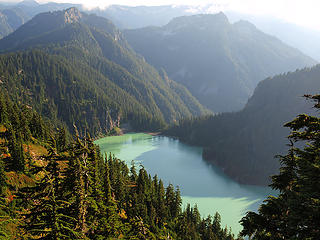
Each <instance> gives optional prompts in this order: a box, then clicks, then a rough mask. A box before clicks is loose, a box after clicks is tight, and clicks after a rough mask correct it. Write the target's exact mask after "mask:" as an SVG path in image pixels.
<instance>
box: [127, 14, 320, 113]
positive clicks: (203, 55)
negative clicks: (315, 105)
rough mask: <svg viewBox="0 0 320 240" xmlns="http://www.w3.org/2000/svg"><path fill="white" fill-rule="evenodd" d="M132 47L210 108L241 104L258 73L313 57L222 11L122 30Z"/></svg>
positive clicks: (226, 108) (218, 109) (304, 62)
mask: <svg viewBox="0 0 320 240" xmlns="http://www.w3.org/2000/svg"><path fill="white" fill-rule="evenodd" d="M124 33H125V36H126V38H127V39H128V42H129V43H130V45H131V46H132V47H133V48H134V49H135V51H136V52H137V53H139V54H141V55H142V56H144V57H145V59H146V61H148V62H150V63H151V64H152V65H154V66H156V67H157V68H159V69H161V68H163V69H164V70H165V71H166V72H167V73H168V76H169V77H170V78H172V79H173V80H175V81H177V82H179V83H182V84H183V85H184V86H186V87H187V88H188V89H189V90H190V92H191V93H192V94H193V95H194V96H195V97H196V98H197V99H198V100H199V101H200V103H202V104H203V105H205V106H206V107H208V108H209V109H211V110H212V111H213V112H230V111H238V110H241V109H242V108H243V107H244V106H245V104H246V102H247V100H248V98H249V97H250V96H251V95H252V93H253V91H254V89H255V87H256V86H257V84H258V82H260V81H262V80H263V79H265V78H267V77H270V76H273V75H276V74H280V73H283V72H287V71H295V70H296V69H297V68H304V67H307V66H308V67H309V66H312V65H314V64H316V61H314V60H313V59H311V58H310V57H308V56H306V55H304V54H303V53H301V52H300V51H298V50H297V49H295V48H292V47H290V46H288V45H286V44H284V43H283V42H281V41H280V40H279V39H277V38H275V37H273V36H270V35H267V34H265V33H263V32H261V31H260V30H259V29H257V28H256V27H255V26H254V25H253V24H251V23H249V22H246V21H239V22H236V23H234V24H231V23H230V22H229V21H228V18H227V17H226V16H225V15H224V14H223V13H219V14H202V15H193V16H183V17H177V18H175V19H173V20H172V21H170V22H169V23H168V24H167V25H165V26H163V27H145V28H141V29H131V30H127V31H124Z"/></svg>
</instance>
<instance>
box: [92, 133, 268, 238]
mask: <svg viewBox="0 0 320 240" xmlns="http://www.w3.org/2000/svg"><path fill="white" fill-rule="evenodd" d="M95 143H96V144H98V145H99V146H100V148H101V152H103V153H105V152H107V153H110V152H111V153H112V154H114V155H115V156H116V157H117V158H119V159H122V160H124V161H125V162H126V163H127V164H128V166H129V167H130V165H131V161H132V160H134V161H135V163H136V164H137V165H139V164H142V165H143V166H144V167H145V169H146V170H147V171H148V173H150V174H151V175H152V176H153V175H155V174H157V175H158V177H160V178H161V179H162V180H163V182H164V183H165V185H167V184H168V183H172V184H173V185H174V186H176V185H179V187H180V190H181V195H182V199H183V204H184V205H185V204H186V203H190V204H191V205H194V204H197V206H198V208H199V211H200V213H201V214H202V216H203V217H206V216H207V215H209V214H210V215H214V213H215V212H216V211H218V212H219V213H220V214H221V217H222V225H223V226H225V225H228V227H231V228H232V231H233V232H234V233H235V234H237V233H238V232H239V231H240V230H241V225H240V224H239V223H238V222H239V220H240V219H241V218H242V217H243V216H244V214H245V213H246V212H247V211H248V210H250V211H256V210H257V208H258V206H259V204H261V202H262V201H263V200H264V199H265V198H266V197H267V196H268V195H270V194H274V192H272V190H271V189H270V188H267V187H257V186H248V185H242V184H239V183H237V182H235V181H233V180H232V179H230V178H229V177H227V176H226V175H224V174H223V173H222V172H221V171H220V170H219V169H217V168H215V167H212V166H209V165H208V164H207V163H206V162H205V161H204V160H203V158H202V149H201V148H199V147H193V146H189V145H186V144H184V143H181V142H179V140H176V139H172V138H169V137H164V136H151V135H148V134H144V133H130V134H125V135H123V136H115V137H107V138H102V139H99V140H97V141H96V142H95Z"/></svg>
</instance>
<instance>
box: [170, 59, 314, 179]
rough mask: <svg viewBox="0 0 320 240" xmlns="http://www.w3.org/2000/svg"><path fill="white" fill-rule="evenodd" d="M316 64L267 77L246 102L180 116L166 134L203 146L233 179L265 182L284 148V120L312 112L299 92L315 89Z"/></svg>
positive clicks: (285, 132)
mask: <svg viewBox="0 0 320 240" xmlns="http://www.w3.org/2000/svg"><path fill="white" fill-rule="evenodd" d="M319 79H320V65H317V66H315V67H313V68H311V69H310V68H307V69H303V70H300V71H296V72H292V73H287V74H282V75H278V76H276V77H274V78H269V79H266V80H264V81H262V82H261V83H259V85H258V86H257V88H256V90H255V92H254V94H253V96H252V97H251V98H250V99H249V101H248V103H247V105H246V106H245V108H244V109H243V110H242V111H240V112H237V113H224V114H220V115H217V116H211V117H206V118H201V119H192V120H186V121H182V122H181V123H180V126H176V127H173V128H172V129H171V130H170V131H169V134H171V135H175V136H178V137H179V138H180V139H181V140H183V141H186V142H188V143H192V144H197V145H201V146H205V150H204V153H203V154H204V157H205V158H206V159H207V160H208V162H210V163H212V164H215V165H218V166H220V167H221V168H222V169H224V171H225V172H226V173H227V174H228V175H230V176H232V177H233V178H234V179H236V180H238V181H240V182H243V183H249V184H267V183H269V180H270V179H269V176H270V175H273V174H275V173H277V171H278V169H279V163H278V159H275V158H274V156H275V155H277V154H283V153H285V151H286V148H287V147H286V144H288V141H287V140H286V136H287V135H288V133H289V130H288V129H286V128H284V127H283V125H284V124H285V123H286V122H289V121H290V120H292V119H293V118H294V117H295V116H296V115H297V114H300V113H307V114H309V113H311V112H312V108H311V106H310V104H308V103H307V102H306V101H305V100H304V98H303V97H302V96H303V95H304V94H315V93H318V92H319V89H320V81H319Z"/></svg>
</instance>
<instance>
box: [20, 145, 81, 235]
mask: <svg viewBox="0 0 320 240" xmlns="http://www.w3.org/2000/svg"><path fill="white" fill-rule="evenodd" d="M48 152H49V154H48V156H46V157H45V160H46V161H47V165H46V166H45V167H38V170H40V171H41V173H40V174H43V177H42V178H41V180H39V181H38V182H37V183H36V184H35V186H34V187H27V188H25V189H24V193H25V201H26V202H27V203H29V206H28V212H27V213H26V214H25V215H24V217H25V223H24V225H23V226H22V228H23V229H25V230H26V232H27V233H28V234H29V237H30V238H37V239H48V240H49V239H50V240H61V239H78V238H79V234H78V233H77V232H76V231H75V230H74V226H72V222H73V221H74V219H73V218H72V217H71V216H69V215H66V214H64V213H63V212H64V209H65V208H67V207H68V206H69V202H67V201H65V200H64V199H63V198H62V191H63V189H61V176H60V173H59V172H60V170H59V161H62V160H64V159H62V158H61V156H59V155H57V152H56V148H55V141H54V140H53V139H52V140H51V143H50V147H49V149H48Z"/></svg>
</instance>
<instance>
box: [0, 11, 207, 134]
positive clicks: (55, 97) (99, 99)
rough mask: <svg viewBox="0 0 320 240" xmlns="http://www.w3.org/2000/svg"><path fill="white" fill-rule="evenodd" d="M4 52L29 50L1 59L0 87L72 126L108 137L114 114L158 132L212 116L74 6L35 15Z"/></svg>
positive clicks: (100, 21)
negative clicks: (173, 124)
mask: <svg viewBox="0 0 320 240" xmlns="http://www.w3.org/2000/svg"><path fill="white" fill-rule="evenodd" d="M0 48H1V51H3V52H8V51H13V50H14V51H25V49H29V50H28V51H25V52H22V53H15V54H6V55H3V56H2V75H4V79H11V81H4V82H5V84H3V85H2V86H1V87H6V88H8V89H9V88H10V89H13V91H9V92H11V93H12V94H16V97H19V98H22V99H28V101H29V102H32V103H33V104H32V106H36V107H37V108H38V111H39V112H41V113H44V112H43V111H45V113H46V114H45V115H46V116H47V117H50V118H52V117H55V118H58V119H60V120H63V121H65V122H66V123H67V125H68V126H69V127H70V128H72V125H73V124H74V123H76V125H79V124H80V128H81V129H82V130H83V129H84V128H88V129H89V130H90V132H92V133H97V132H104V130H105V129H106V128H107V125H108V124H109V123H108V121H107V119H108V118H109V117H108V116H109V115H110V112H111V115H112V116H111V118H113V119H115V118H116V119H117V118H118V117H120V116H121V119H123V121H129V120H130V121H131V123H132V124H133V125H134V127H135V128H136V129H145V130H146V129H159V128H161V127H163V126H164V125H165V123H169V122H174V121H176V120H178V119H180V118H182V117H191V116H193V115H201V114H203V113H206V112H207V110H205V109H204V108H203V107H202V106H201V104H199V102H198V101H197V100H196V99H195V98H194V97H193V96H192V95H191V94H190V93H189V92H188V91H187V90H186V88H185V87H183V86H181V85H179V84H177V83H175V82H174V81H172V80H170V79H169V78H168V77H167V76H166V74H165V72H162V73H161V75H160V73H159V72H157V71H156V70H155V69H154V68H153V67H151V66H150V65H148V64H147V63H146V62H145V61H144V60H143V59H142V58H140V57H138V56H137V55H136V53H135V52H134V51H133V50H132V49H131V48H130V46H129V45H128V44H127V42H126V40H125V39H124V37H123V35H122V34H121V32H120V31H119V30H117V29H116V28H115V26H114V25H113V24H112V23H111V22H110V21H108V20H107V19H104V18H102V17H97V16H95V15H86V14H84V13H81V12H79V11H78V10H77V9H76V8H70V9H68V10H65V11H57V12H50V13H43V14H39V15H37V16H36V17H34V18H33V19H32V20H30V21H29V22H27V23H26V24H24V25H23V26H21V27H20V28H19V29H17V30H16V31H15V32H14V33H12V34H10V35H9V36H7V37H6V38H4V39H2V40H1V41H0ZM34 48H37V49H38V50H32V51H30V49H34ZM7 66H8V67H7ZM9 69H11V70H9ZM17 79H20V80H19V81H17ZM17 89H19V90H17ZM37 98H38V99H41V101H40V102H38V100H37ZM46 105H49V107H48V108H49V110H48V109H47V110H44V109H45V108H46V107H44V106H46ZM77 108H78V109H77ZM96 121H97V122H96Z"/></svg>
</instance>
